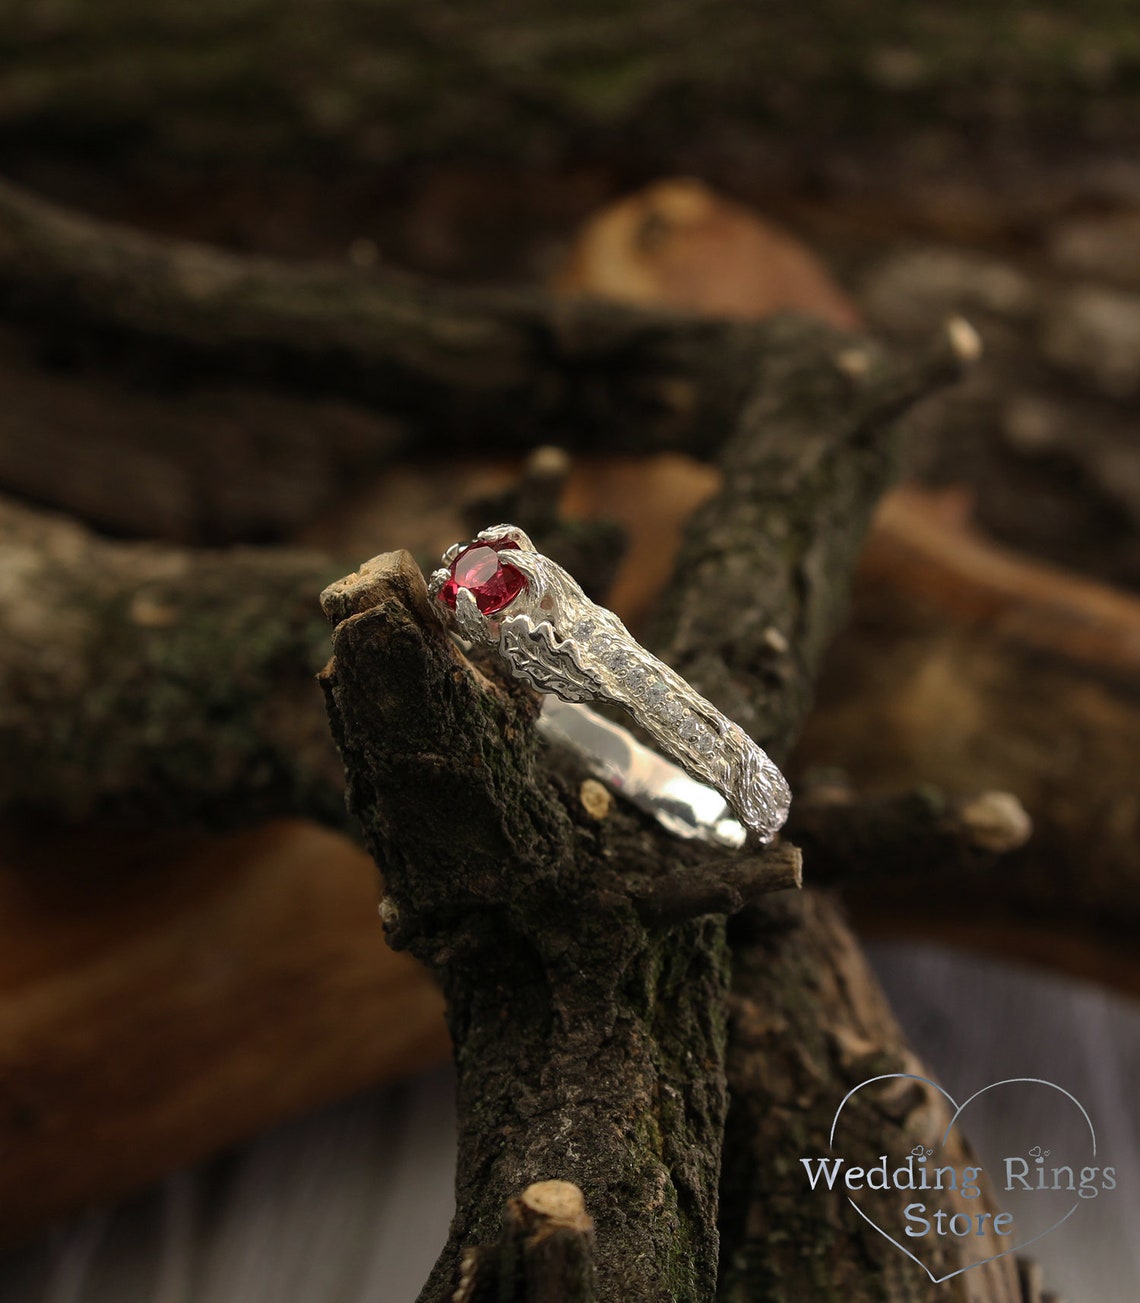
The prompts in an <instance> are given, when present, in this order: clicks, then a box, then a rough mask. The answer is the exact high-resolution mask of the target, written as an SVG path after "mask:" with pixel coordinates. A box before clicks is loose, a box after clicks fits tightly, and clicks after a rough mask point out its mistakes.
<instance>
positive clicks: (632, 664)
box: [428, 525, 791, 844]
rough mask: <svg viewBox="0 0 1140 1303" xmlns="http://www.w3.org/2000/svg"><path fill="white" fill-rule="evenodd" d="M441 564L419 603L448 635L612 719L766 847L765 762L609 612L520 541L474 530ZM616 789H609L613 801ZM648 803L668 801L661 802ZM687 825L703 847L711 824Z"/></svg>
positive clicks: (783, 807) (776, 781)
mask: <svg viewBox="0 0 1140 1303" xmlns="http://www.w3.org/2000/svg"><path fill="white" fill-rule="evenodd" d="M442 562H443V564H442V566H441V567H440V568H439V569H438V570H435V571H434V572H433V573H432V576H431V579H430V580H429V583H428V591H429V592H430V593H431V596H432V597H433V599H435V600H436V602H437V603H438V606H437V610H439V611H440V613H441V614H442V615H443V617H444V619H445V621H446V622H447V623H448V624H449V625H450V626H451V627H452V628H453V629H454V630H455V631H456V632H457V633H459V634H460V635H461V636H462V637H464V638H466V639H468V640H469V641H470V642H472V643H476V644H481V645H483V646H490V647H494V648H496V649H497V650H498V652H499V653H500V654H501V655H502V657H503V658H504V659H505V660H506V662H507V664H508V665H509V666H510V669H511V672H512V674H513V675H514V677H515V678H517V679H522V680H523V681H525V682H526V683H529V684H530V685H531V686H532V687H534V688H537V689H538V690H539V691H540V692H545V693H553V694H554V695H555V696H558V697H560V698H561V699H562V700H563V701H568V702H584V701H611V702H616V703H617V704H618V705H620V706H622V707H624V709H625V710H627V711H628V712H629V714H630V715H632V717H633V718H634V720H635V721H636V722H637V723H638V724H639V725H640V726H641V727H642V728H643V729H644V730H645V731H646V732H647V733H648V734H649V735H650V736H651V737H652V738H653V740H654V741H655V742H656V743H657V745H658V746H659V747H660V748H661V749H662V750H663V751H664V752H665V753H666V754H667V755H669V756H671V757H672V758H673V759H674V760H675V761H676V762H677V764H678V765H679V766H680V767H681V769H683V770H684V771H685V772H686V773H687V774H689V775H692V776H693V777H694V778H696V779H698V780H699V782H700V783H702V784H707V785H708V786H709V787H712V788H714V789H715V790H716V791H717V792H719V793H720V794H721V796H722V797H723V798H724V800H725V801H726V802H727V804H728V806H729V808H730V809H731V810H732V812H733V813H734V814H735V815H736V817H737V818H738V819H739V820H740V823H741V824H742V825H743V826H744V828H746V829H748V830H749V831H751V832H752V833H754V834H755V835H756V837H757V838H758V839H759V840H760V841H762V842H767V841H770V840H771V839H772V837H773V836H775V834H776V832H777V831H778V830H779V829H780V827H781V826H782V825H783V823H784V820H785V819H786V818H787V817H788V805H789V803H790V802H791V792H790V791H789V790H788V784H787V781H786V780H785V778H784V776H783V774H781V773H780V771H779V769H778V768H777V767H776V765H775V764H774V763H773V762H772V760H771V759H770V758H769V757H768V755H767V754H766V753H765V752H764V751H763V749H762V748H761V747H759V746H757V744H756V743H755V742H753V740H752V739H751V738H750V737H749V736H748V735H747V733H745V732H744V730H743V729H742V728H741V727H740V725H739V724H734V723H733V722H732V720H730V719H728V718H727V717H726V716H725V715H722V714H721V713H720V711H719V710H717V708H716V707H715V706H714V705H713V704H712V703H711V702H710V701H706V700H705V698H704V697H702V696H701V695H700V694H699V693H698V692H696V691H695V690H694V689H693V688H692V687H690V686H689V684H688V683H686V682H685V680H684V679H683V678H681V676H680V675H679V674H677V673H676V671H674V670H672V669H670V668H669V666H668V665H666V664H665V662H664V661H660V660H658V659H657V657H656V656H654V655H652V654H651V653H650V652H648V651H646V650H645V648H644V647H642V646H641V644H640V643H639V642H637V640H636V639H635V638H634V637H633V636H632V634H630V632H629V630H628V629H627V628H626V627H625V625H624V624H622V622H621V621H620V620H619V619H618V617H617V616H616V615H614V613H613V612H612V611H608V610H606V608H605V607H604V606H598V605H597V604H596V603H595V602H591V601H590V599H589V598H588V597H587V596H586V594H585V593H584V592H583V591H582V589H581V588H580V587H579V586H578V584H577V583H576V582H575V581H574V579H572V578H571V576H570V575H569V574H567V572H566V571H565V570H563V569H562V567H561V566H560V565H558V564H557V563H556V562H554V561H551V560H550V558H549V557H545V556H543V555H542V553H541V552H539V551H537V550H536V549H535V546H534V544H533V543H532V542H531V541H530V539H529V538H528V537H527V535H526V534H525V533H524V532H523V531H522V530H521V529H518V528H516V527H515V526H514V525H493V526H492V527H491V528H490V529H484V530H481V531H480V532H479V534H478V535H476V537H475V538H474V539H473V540H472V541H470V542H468V543H455V544H453V545H452V546H451V547H449V548H448V549H447V551H446V552H445V553H444V554H443V558H442ZM595 718H597V717H595ZM612 727H613V726H611V728H612ZM630 740H631V741H632V739H630ZM670 768H671V767H670ZM607 776H609V777H610V778H611V781H613V775H612V774H611V775H607ZM621 777H622V776H621V775H620V774H619V776H618V781H617V782H616V783H615V784H614V785H615V786H617V787H618V788H619V790H621V788H622V786H623V783H622V781H621ZM643 785H644V784H643ZM649 795H650V796H651V797H655V798H658V797H659V798H660V799H661V800H668V799H669V796H668V793H666V792H665V791H661V792H660V793H655V792H652V791H650V793H649ZM655 812H656V811H655ZM694 822H695V826H696V829H697V831H696V832H694V833H693V834H692V835H709V833H708V831H707V830H708V829H709V828H715V827H716V826H717V825H718V824H719V823H723V820H717V819H716V818H715V817H714V818H713V819H712V820H711V822H710V820H709V819H708V818H706V817H703V816H701V817H698V818H696V819H695V821H694ZM722 833H724V835H713V836H712V837H711V838H710V839H712V840H719V841H727V842H730V844H735V834H732V833H731V832H730V831H728V830H722ZM741 840H743V838H741Z"/></svg>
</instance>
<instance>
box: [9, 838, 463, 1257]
mask: <svg viewBox="0 0 1140 1303" xmlns="http://www.w3.org/2000/svg"><path fill="white" fill-rule="evenodd" d="M15 853H16V852H15V851H13V850H12V849H11V848H10V850H9V855H10V856H11V855H14V854H15ZM39 853H40V854H41V855H44V854H45V853H46V852H45V850H44V848H43V847H42V846H41V847H40V851H39ZM51 853H52V858H53V860H54V862H55V865H56V868H55V871H54V872H52V873H48V872H46V871H41V872H37V873H35V874H32V873H29V872H27V866H26V864H25V865H24V867H23V868H20V869H14V868H12V867H11V866H10V865H9V866H8V867H5V868H2V869H0V935H2V936H3V938H4V942H3V946H2V947H0V1155H2V1157H0V1235H2V1236H3V1238H5V1239H12V1238H14V1237H16V1236H18V1235H20V1234H21V1233H23V1232H26V1231H27V1230H28V1229H29V1228H30V1227H32V1226H34V1225H35V1224H37V1223H38V1222H40V1221H42V1220H43V1219H45V1218H46V1217H47V1216H49V1215H54V1214H56V1213H58V1212H59V1211H60V1210H61V1209H64V1208H67V1207H69V1206H73V1205H76V1204H78V1203H80V1202H82V1201H84V1200H86V1199H90V1198H92V1197H96V1196H98V1197H104V1196H106V1195H108V1194H114V1193H117V1192H121V1191H125V1190H128V1189H131V1188H133V1187H135V1186H138V1185H140V1184H143V1183H145V1182H147V1181H150V1180H153V1179H154V1178H156V1177H157V1176H159V1175H160V1174H161V1173H163V1172H166V1171H168V1170H170V1169H172V1168H175V1167H178V1166H180V1165H182V1164H185V1163H188V1162H191V1161H193V1160H195V1159H198V1158H200V1157H201V1156H202V1155H204V1154H206V1153H210V1152H213V1151H214V1150H216V1149H218V1148H219V1147H220V1146H222V1145H224V1144H227V1143H229V1142H231V1141H233V1140H236V1139H238V1138H239V1137H242V1136H244V1135H246V1134H248V1133H249V1132H250V1131H252V1130H254V1129H256V1128H258V1127H261V1126H264V1125H265V1124H266V1123H269V1122H272V1121H273V1120H276V1119H281V1118H284V1117H287V1116H289V1115H291V1114H293V1113H296V1112H299V1111H301V1110H303V1109H309V1108H312V1107H314V1106H315V1105H317V1104H319V1103H321V1102H322V1101H328V1100H332V1099H335V1098H339V1097H341V1096H342V1095H344V1094H346V1093H348V1092H350V1091H352V1090H355V1089H359V1088H361V1087H363V1086H366V1085H371V1084H373V1083H375V1082H377V1081H382V1080H384V1079H385V1078H391V1077H394V1076H398V1075H403V1074H407V1073H411V1072H415V1071H416V1070H418V1069H420V1068H423V1067H424V1066H426V1065H428V1064H430V1063H434V1062H438V1061H439V1060H440V1059H441V1058H442V1057H443V1056H444V1055H446V1052H447V1040H446V1032H445V1029H444V1024H443V1017H442V1001H441V999H440V996H439V994H438V992H437V991H436V989H435V987H434V986H433V985H432V983H431V982H430V980H429V979H428V977H427V975H426V973H425V972H424V971H423V970H422V969H421V968H420V966H419V965H418V964H416V963H415V962H414V961H412V960H410V959H409V958H407V957H406V956H403V955H397V954H394V953H393V952H392V951H390V950H389V949H388V947H387V946H386V945H385V944H384V939H383V934H382V932H381V928H380V923H379V920H378V918H377V913H376V910H377V885H376V878H375V870H374V868H373V865H372V863H371V861H370V860H369V859H368V858H367V856H365V855H364V854H363V853H362V852H361V851H360V850H358V849H357V848H355V847H354V846H353V845H351V844H350V843H349V842H347V841H345V840H344V839H343V838H341V837H338V836H336V835H334V834H332V833H328V832H324V831H321V830H318V829H316V828H314V827H310V826H307V825H303V824H295V823H294V824H290V823H280V824H276V825H273V826H270V827H267V828H264V829H261V830H257V831H253V832H248V833H242V834H237V835H234V836H231V837H227V838H225V839H220V840H217V841H212V842H210V843H203V842H197V843H195V844H186V845H181V846H180V845H177V844H170V843H169V842H168V843H167V844H166V845H158V844H151V845H149V846H141V847H140V846H139V845H137V844H133V843H131V842H130V841H123V842H122V843H120V844H119V845H118V846H115V845H111V844H104V845H103V846H102V847H101V848H99V849H98V850H97V851H93V850H92V848H91V847H90V846H89V845H84V844H83V839H81V838H75V839H74V840H71V841H70V842H68V843H63V842H62V841H60V842H57V843H56V844H55V846H54V847H52V848H51ZM81 857H82V859H83V866H82V869H81V870H80V871H79V872H76V871H75V866H76V864H77V862H78V861H79V860H80V858H81ZM23 858H25V860H26V855H25V856H24V857H23ZM42 867H43V866H42V865H41V869H42Z"/></svg>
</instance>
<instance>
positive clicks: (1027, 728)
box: [797, 490, 1140, 953]
mask: <svg viewBox="0 0 1140 1303" xmlns="http://www.w3.org/2000/svg"><path fill="white" fill-rule="evenodd" d="M959 508H960V504H959ZM853 610H854V620H853V623H852V625H851V626H850V627H849V628H848V629H847V630H845V631H844V633H843V634H842V636H841V637H840V638H838V639H837V640H836V643H835V645H834V646H833V648H832V651H831V654H830V656H829V660H828V664H827V667H826V670H825V673H824V675H823V677H822V680H821V683H820V693H819V701H818V704H817V707H816V710H815V711H814V712H813V715H812V717H811V719H810V720H809V721H808V723H807V726H806V728H805V731H804V735H803V738H802V739H801V742H800V746H799V750H798V753H797V759H798V762H799V763H800V764H801V765H802V766H804V767H805V768H808V769H810V768H811V767H812V766H829V767H830V766H835V767H837V768H839V769H840V770H842V771H844V772H846V773H849V774H852V775H858V786H859V788H860V790H861V791H863V792H876V793H884V792H890V791H892V790H894V791H896V792H897V791H900V790H905V789H906V788H909V787H912V786H913V784H914V778H915V775H916V774H920V775H921V776H922V778H923V780H924V782H927V783H929V784H931V785H933V786H935V787H937V788H938V789H941V790H942V791H943V792H961V793H967V792H977V791H979V790H983V789H986V788H991V789H999V790H1002V791H1006V792H1009V793H1012V794H1013V795H1014V796H1015V797H1016V798H1017V800H1018V802H1019V803H1020V804H1021V806H1022V807H1024V809H1025V811H1026V812H1027V813H1028V815H1029V818H1030V819H1031V820H1032V822H1033V827H1034V835H1033V837H1032V838H1030V839H1029V840H1028V841H1027V842H1026V843H1025V844H1024V845H1023V846H1020V847H1016V848H1014V849H1012V850H1011V851H1009V852H1008V853H1005V854H1003V857H1002V862H1001V872H1000V873H998V874H993V873H990V872H988V870H987V869H986V868H985V865H984V860H983V862H981V863H979V862H976V861H971V859H970V857H967V858H966V859H965V860H957V861H956V860H955V858H954V856H953V854H951V855H950V856H949V858H947V857H946V856H944V855H941V854H936V855H934V857H933V858H932V860H931V861H930V863H929V864H928V865H927V868H926V873H925V876H924V887H923V893H922V899H921V901H920V900H917V899H916V897H915V884H914V882H913V881H910V880H908V878H907V877H906V875H901V876H900V875H891V874H890V873H880V874H876V875H874V876H873V877H868V876H867V875H866V874H863V873H861V874H860V878H861V885H860V889H859V897H858V899H859V902H860V907H862V906H863V905H864V904H865V905H866V906H867V907H868V908H873V910H874V911H875V913H877V914H878V915H880V916H885V915H886V914H888V913H890V912H894V913H897V914H899V915H900V917H901V919H902V921H903V923H904V924H905V923H906V920H907V918H909V919H911V920H912V921H917V920H921V916H922V914H923V913H929V909H928V902H929V901H930V900H931V899H937V900H938V901H940V902H941V903H940V906H939V911H938V919H937V921H938V922H941V923H946V922H949V921H951V920H952V919H953V917H954V915H955V913H960V914H961V916H962V917H963V918H967V917H968V918H969V919H970V920H976V917H977V909H978V902H979V901H980V900H983V899H984V901H985V903H986V915H987V918H988V919H989V920H990V921H991V922H993V921H996V920H997V919H999V918H1001V917H1002V916H1004V917H1005V918H1007V919H1010V920H1016V921H1018V922H1019V923H1024V922H1026V921H1028V920H1036V921H1037V922H1038V923H1040V924H1044V925H1047V924H1049V923H1050V922H1055V923H1058V924H1063V926H1064V928H1065V929H1066V930H1068V931H1070V932H1072V931H1074V929H1077V928H1080V927H1083V928H1084V929H1085V930H1087V931H1089V932H1090V933H1091V934H1092V935H1093V937H1094V938H1095V939H1096V940H1097V942H1098V944H1100V945H1102V946H1105V945H1114V946H1115V947H1116V948H1117V949H1118V950H1120V951H1121V952H1122V953H1125V952H1127V953H1131V951H1132V949H1133V947H1132V938H1133V935H1134V932H1135V927H1136V921H1137V919H1140V891H1138V889H1137V883H1138V882H1140V877H1138V874H1137V865H1138V857H1137V846H1138V844H1140V811H1138V809H1137V805H1136V800H1135V788H1136V783H1135V756H1136V755H1137V754H1138V753H1140V600H1138V599H1137V598H1136V597H1134V596H1132V595H1131V594H1129V593H1125V592H1121V591H1119V590H1116V589H1113V588H1109V587H1107V586H1105V585H1103V584H1099V583H1097V582H1095V581H1094V580H1090V579H1087V578H1085V577H1083V576H1081V575H1078V574H1075V573H1073V572H1070V571H1064V570H1060V569H1058V568H1056V567H1053V566H1049V565H1044V564H1041V563H1038V562H1034V561H1031V560H1027V559H1026V558H1024V557H1021V556H1019V555H1017V554H1016V553H1013V552H1010V551H1008V550H1007V549H1005V548H1003V547H1001V546H999V545H998V544H995V543H993V542H991V541H990V540H988V539H986V538H985V537H984V536H982V535H980V534H978V533H976V532H975V531H974V530H972V529H971V528H970V527H969V525H968V523H966V522H965V521H963V520H962V518H961V510H960V509H959V510H957V511H955V509H954V503H953V502H952V501H950V502H948V501H947V500H946V499H943V498H939V497H938V496H936V495H932V494H928V493H923V492H920V491H916V490H907V491H905V492H896V493H895V494H893V495H892V496H891V498H890V499H889V500H888V502H886V503H885V504H884V508H883V510H882V512H881V513H880V516H879V518H878V521H877V524H876V527H875V529H874V530H873V531H872V532H871V535H870V540H869V544H868V548H867V550H866V552H865V554H864V556H863V559H862V561H861V564H860V569H859V574H858V579H857V584H856V595H855V602H854V606H853ZM862 803H863V802H862V801H861V802H860V804H862ZM889 807H890V801H888V802H887V808H889ZM872 808H873V807H869V808H868V814H870V811H871V809H872ZM916 813H917V811H916ZM834 817H835V818H836V819H837V820H841V819H842V818H843V817H844V816H843V812H842V811H841V810H836V811H835V812H834ZM801 835H803V836H804V837H805V838H806V839H808V840H810V837H811V834H810V831H809V830H807V829H806V828H805V829H804V830H802V834H801ZM829 840H831V839H829ZM840 845H841V844H840ZM1092 848H1095V850H1093V849H1092ZM841 853H842V851H841ZM899 854H900V855H904V856H905V854H906V851H905V850H904V849H903V847H902V845H901V843H900V844H899ZM805 858H806V864H807V877H808V880H809V881H810V880H811V877H812V857H811V855H810V854H808V855H806V857H805ZM870 863H872V859H871V858H870V857H868V864H870ZM854 904H855V900H854V898H853V906H854ZM935 922H936V920H930V923H929V924H928V925H925V926H933V925H934V923H935ZM919 925H921V923H920V924H919Z"/></svg>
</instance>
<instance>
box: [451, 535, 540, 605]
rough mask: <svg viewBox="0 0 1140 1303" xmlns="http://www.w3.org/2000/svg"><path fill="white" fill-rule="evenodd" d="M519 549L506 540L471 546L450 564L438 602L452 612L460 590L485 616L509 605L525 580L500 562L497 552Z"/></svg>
mask: <svg viewBox="0 0 1140 1303" xmlns="http://www.w3.org/2000/svg"><path fill="white" fill-rule="evenodd" d="M508 548H514V549H515V550H516V551H517V549H518V544H517V543H512V542H511V540H510V539H509V538H504V539H501V540H498V541H496V542H494V543H473V544H472V545H471V546H470V547H468V548H464V549H463V551H462V552H460V554H459V555H458V556H457V557H456V558H455V560H454V561H453V562H452V563H451V578H450V579H448V580H446V581H445V583H444V585H443V587H442V588H441V589H440V590H439V600H440V601H441V602H446V603H447V605H448V606H450V607H451V609H452V610H454V609H455V598H456V594H457V593H458V592H459V590H460V589H461V588H466V589H468V590H469V591H470V593H471V596H472V597H473V598H474V599H475V604H476V606H478V608H479V609H480V611H482V612H483V614H484V615H494V614H495V612H496V611H501V610H502V609H503V607H504V606H508V605H509V604H510V603H511V602H513V601H514V600H515V598H516V597H517V596H518V595H519V593H521V592H522V590H523V589H524V588H525V587H526V577H525V576H524V574H523V572H522V571H521V570H516V569H515V568H514V566H505V565H503V564H502V563H501V562H500V561H499V553H500V552H504V551H506V550H507V549H508Z"/></svg>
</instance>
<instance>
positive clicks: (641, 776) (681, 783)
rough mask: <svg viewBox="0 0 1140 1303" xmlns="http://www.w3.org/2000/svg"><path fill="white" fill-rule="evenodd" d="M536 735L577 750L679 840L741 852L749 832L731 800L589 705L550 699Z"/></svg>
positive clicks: (545, 701) (544, 705) (601, 776)
mask: <svg viewBox="0 0 1140 1303" xmlns="http://www.w3.org/2000/svg"><path fill="white" fill-rule="evenodd" d="M538 731H539V732H540V733H541V734H542V735H543V736H544V737H545V738H547V739H548V740H549V741H550V742H552V743H553V744H554V745H556V746H563V747H566V748H567V749H568V750H571V751H573V752H574V753H575V754H576V755H577V756H578V757H579V758H580V759H581V760H583V761H584V763H585V765H586V767H587V768H588V769H589V770H590V772H591V773H592V774H593V775H594V777H595V778H597V779H600V780H601V781H602V782H603V783H605V784H606V785H607V786H608V787H611V788H613V790H614V791H615V792H618V793H619V794H620V795H621V796H624V797H625V798H626V800H628V801H630V802H632V803H633V804H634V805H636V806H637V807H638V809H640V810H644V811H645V813H646V814H650V815H652V816H653V817H654V818H655V819H656V820H657V822H658V823H659V824H661V826H662V827H663V828H666V829H668V831H669V832H671V833H673V835H674V836H676V837H687V838H699V839H700V840H702V841H707V842H715V843H717V844H718V845H720V846H731V847H733V848H735V849H739V848H740V847H741V846H743V845H744V843H745V841H746V840H747V838H748V830H747V829H746V828H745V827H744V825H743V824H742V823H740V822H739V820H737V819H734V818H733V815H732V810H731V809H730V807H729V804H728V802H727V801H726V800H725V799H724V797H723V796H721V794H720V793H719V792H718V791H717V790H716V789H715V788H713V787H708V786H706V785H705V784H704V783H698V782H697V780H696V779H695V778H690V777H689V775H688V774H687V773H685V771H684V770H683V769H682V768H681V767H680V765H675V764H673V763H672V761H670V760H666V759H665V757H664V756H660V755H658V754H657V752H656V751H652V750H650V748H649V747H647V746H644V745H643V744H642V743H640V742H639V741H638V740H637V739H636V738H635V737H634V736H633V734H632V733H630V732H629V731H628V730H626V729H624V728H622V727H621V725H620V724H615V723H613V721H612V720H608V719H605V718H604V717H603V716H601V715H599V714H598V713H597V712H596V711H593V710H591V709H590V708H589V706H582V705H577V704H575V703H574V702H569V701H560V700H559V698H558V697H555V696H547V697H544V698H543V701H542V714H541V715H539V717H538Z"/></svg>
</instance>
